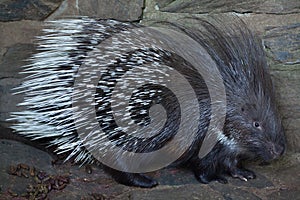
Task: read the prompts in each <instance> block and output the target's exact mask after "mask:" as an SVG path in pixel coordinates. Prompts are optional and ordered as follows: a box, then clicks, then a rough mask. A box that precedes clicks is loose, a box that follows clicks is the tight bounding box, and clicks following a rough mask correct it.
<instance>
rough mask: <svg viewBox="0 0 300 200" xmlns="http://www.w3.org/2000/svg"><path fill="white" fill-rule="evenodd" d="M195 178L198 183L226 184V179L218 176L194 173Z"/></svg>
mask: <svg viewBox="0 0 300 200" xmlns="http://www.w3.org/2000/svg"><path fill="white" fill-rule="evenodd" d="M195 176H196V178H197V180H198V181H199V182H200V183H204V184H208V183H209V182H211V181H218V182H219V183H223V184H226V183H228V181H227V179H226V178H225V177H223V176H222V175H220V174H208V173H205V172H195Z"/></svg>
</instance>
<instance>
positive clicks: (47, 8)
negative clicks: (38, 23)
mask: <svg viewBox="0 0 300 200" xmlns="http://www.w3.org/2000/svg"><path fill="white" fill-rule="evenodd" d="M61 2H62V0H2V1H0V21H4V22H5V21H19V20H24V19H32V20H44V19H45V18H46V17H47V16H49V15H50V14H51V13H52V12H53V11H54V10H55V9H57V8H58V7H59V5H60V3H61Z"/></svg>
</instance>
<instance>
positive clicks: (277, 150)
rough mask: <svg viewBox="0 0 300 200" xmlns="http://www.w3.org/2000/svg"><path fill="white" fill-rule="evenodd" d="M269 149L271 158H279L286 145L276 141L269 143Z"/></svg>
mask: <svg viewBox="0 0 300 200" xmlns="http://www.w3.org/2000/svg"><path fill="white" fill-rule="evenodd" d="M266 148H267V151H268V152H269V155H270V158H271V160H273V159H276V158H279V157H280V156H281V155H282V154H283V153H284V150H285V145H281V144H274V143H271V142H270V143H268V144H267V146H266Z"/></svg>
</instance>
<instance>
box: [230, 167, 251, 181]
mask: <svg viewBox="0 0 300 200" xmlns="http://www.w3.org/2000/svg"><path fill="white" fill-rule="evenodd" d="M230 175H231V176H232V177H233V178H239V179H241V180H242V181H248V180H249V179H255V178H256V175H255V173H254V172H253V171H251V170H248V169H244V168H235V169H233V170H231V171H230Z"/></svg>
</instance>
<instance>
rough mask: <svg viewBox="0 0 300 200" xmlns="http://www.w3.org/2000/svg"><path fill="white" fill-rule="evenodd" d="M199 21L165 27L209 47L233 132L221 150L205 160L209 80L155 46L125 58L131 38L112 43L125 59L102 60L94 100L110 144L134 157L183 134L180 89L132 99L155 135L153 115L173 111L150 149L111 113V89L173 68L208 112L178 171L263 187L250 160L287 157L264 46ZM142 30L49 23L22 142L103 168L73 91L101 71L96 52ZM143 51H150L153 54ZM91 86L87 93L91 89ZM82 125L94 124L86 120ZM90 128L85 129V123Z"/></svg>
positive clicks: (238, 28) (21, 116)
mask: <svg viewBox="0 0 300 200" xmlns="http://www.w3.org/2000/svg"><path fill="white" fill-rule="evenodd" d="M193 20H194V21H195V22H196V23H198V24H199V26H201V28H191V27H186V26H184V25H182V23H170V22H160V23H157V25H161V26H168V28H171V29H173V30H176V31H180V32H181V33H183V34H185V35H187V36H188V37H190V38H192V39H193V40H194V41H195V42H196V43H198V44H199V45H201V46H202V47H203V48H204V49H205V51H206V53H207V55H209V57H210V59H212V60H213V61H214V63H215V64H216V66H217V68H218V70H219V72H220V74H221V76H222V78H223V80H224V81H223V83H224V86H225V89H226V101H227V102H226V103H227V104H226V106H227V107H226V118H225V124H224V126H223V129H222V131H221V132H220V133H218V136H219V137H218V139H219V140H218V142H217V143H216V145H215V146H214V147H213V148H212V150H211V151H210V152H209V153H208V154H207V155H206V156H205V157H204V158H199V157H198V152H199V149H200V146H201V145H202V142H203V139H204V137H205V134H206V132H207V129H208V125H209V120H210V118H211V108H210V105H211V103H212V102H210V101H211V99H210V97H209V92H208V89H207V87H206V84H205V81H204V79H203V77H202V75H201V74H199V73H197V71H196V70H195V69H194V68H193V66H192V65H191V63H189V62H188V61H187V60H185V59H184V58H182V57H180V56H178V55H176V54H175V53H174V52H172V51H168V50H164V49H161V48H159V47H156V46H155V44H148V43H149V41H148V40H147V41H143V40H142V39H141V40H140V42H141V44H142V45H141V47H138V48H136V49H134V50H132V51H129V52H127V53H126V54H125V55H123V54H122V52H121V53H120V52H119V51H118V48H122V47H123V46H124V45H125V46H126V45H129V44H130V41H129V42H128V40H127V41H126V38H125V39H124V40H122V39H121V40H119V41H118V40H117V41H115V43H112V45H115V46H113V47H114V48H112V49H110V48H109V47H107V49H105V50H106V51H111V52H109V53H108V54H106V56H107V55H111V54H113V55H117V58H116V59H115V60H111V57H109V56H108V59H107V58H104V56H103V55H102V53H103V51H105V50H103V49H101V50H99V51H100V53H99V54H98V55H97V56H98V57H97V56H96V57H97V59H99V57H101V58H100V59H104V60H105V61H107V63H106V66H105V68H104V69H105V70H104V71H101V74H102V75H101V78H99V79H100V81H99V82H98V85H97V89H96V94H95V99H96V100H95V102H96V103H95V110H96V115H97V121H98V123H99V124H100V127H101V129H103V131H104V132H105V136H106V137H108V138H109V140H110V141H111V142H114V144H115V145H116V146H122V147H123V148H124V149H126V150H127V151H133V152H137V153H139V152H150V151H154V150H157V149H160V148H161V147H162V146H164V145H165V144H167V143H168V142H169V141H170V140H172V138H173V137H174V135H175V134H176V130H178V124H179V123H180V119H179V118H180V117H181V114H182V113H180V111H179V107H180V105H179V102H178V101H177V98H176V96H175V95H174V94H173V93H172V91H171V90H169V89H168V88H166V87H159V86H157V85H151V84H150V85H144V87H143V88H138V90H139V91H138V92H137V91H135V93H133V94H132V96H131V98H130V99H129V100H130V102H131V103H130V104H129V105H130V106H129V107H130V108H128V109H129V111H130V112H131V114H130V116H129V117H130V118H131V119H133V120H134V121H135V123H137V124H138V125H139V126H147V124H149V121H151V119H150V118H149V109H150V107H151V106H152V105H153V104H162V105H163V107H164V108H165V109H166V112H167V114H166V115H167V121H166V122H165V127H167V128H165V129H163V130H162V131H160V133H159V134H156V135H154V136H152V137H148V138H147V139H145V140H141V139H139V138H138V137H130V136H128V135H127V134H126V133H124V132H123V131H119V129H118V126H117V124H116V123H115V122H114V120H112V119H113V118H114V116H113V115H112V114H111V112H112V110H111V108H110V106H111V104H110V103H111V102H109V101H108V102H105V101H104V100H103V99H105V98H110V97H111V93H112V90H111V89H109V88H110V87H114V86H115V85H116V82H118V81H119V80H120V79H121V78H122V76H123V75H124V74H126V73H127V71H130V70H131V69H132V68H135V67H140V68H142V69H145V68H143V66H144V65H146V64H149V63H150V65H151V63H152V65H151V66H152V67H153V66H157V65H167V66H172V68H173V69H175V70H177V71H179V72H180V74H183V76H184V77H185V78H186V79H187V80H188V82H189V84H191V85H192V88H193V90H194V92H195V93H196V96H197V103H198V104H199V105H200V106H199V113H201V115H200V119H199V121H200V122H199V126H198V130H197V135H196V136H195V137H194V138H193V139H194V141H193V143H192V145H191V146H190V147H189V148H188V150H186V152H185V153H184V154H183V155H182V156H181V157H180V158H179V159H178V160H176V162H174V165H184V166H187V167H189V168H190V169H191V170H192V171H193V172H194V174H195V176H196V178H197V179H198V180H199V181H200V182H202V183H208V182H210V181H215V180H216V181H219V182H222V183H226V182H227V180H226V178H225V175H230V176H232V177H236V178H240V179H241V180H245V181H246V180H248V179H252V178H255V174H254V172H252V171H250V170H248V169H245V168H244V167H243V162H244V161H246V160H258V159H259V160H262V161H266V162H268V161H271V160H274V159H276V158H278V157H279V156H280V155H282V154H283V152H284V150H285V137H284V130H283V127H282V124H281V120H280V116H279V114H278V111H277V108H276V104H275V97H274V88H273V85H272V81H271V77H270V74H269V71H268V67H267V63H266V60H265V55H264V51H263V48H262V44H261V42H260V40H259V39H257V37H255V36H254V35H253V34H252V33H251V31H250V30H249V29H248V28H247V26H246V25H245V24H244V22H243V21H242V20H240V19H237V18H234V23H231V24H230V25H229V24H228V25H221V23H211V22H210V21H207V20H201V19H196V18H194V19H193ZM139 27H143V26H141V25H138V24H133V23H125V22H119V21H115V20H97V19H91V18H86V17H83V18H76V19H63V20H57V21H52V22H48V26H46V28H45V29H44V35H43V36H41V37H39V40H38V47H39V50H40V52H39V53H37V54H35V55H34V56H33V57H32V59H31V64H30V65H29V66H26V67H25V69H24V73H29V75H28V76H27V78H26V79H25V81H24V83H23V84H22V85H21V86H20V87H19V88H17V90H18V91H20V92H21V93H25V98H24V101H23V103H21V105H22V106H25V107H26V108H27V109H26V111H22V112H15V113H13V115H12V116H13V119H15V120H17V123H16V124H15V125H14V126H13V128H14V129H15V130H16V131H17V132H18V133H19V134H21V135H23V136H26V137H30V138H32V139H41V138H42V139H45V138H46V139H48V140H49V141H50V145H53V146H56V147H57V153H62V152H68V155H69V156H68V158H67V159H70V158H74V160H75V161H76V162H82V163H90V162H94V161H95V159H94V158H93V155H92V154H91V153H90V152H89V150H87V149H86V148H85V145H84V144H83V143H84V141H83V139H82V138H79V136H78V134H77V133H76V128H75V124H74V115H75V114H74V112H75V111H74V110H73V109H74V108H73V107H72V92H73V89H74V88H73V87H74V81H75V78H76V76H77V75H76V74H77V73H78V71H79V69H80V67H82V65H83V64H85V63H86V62H88V63H89V64H90V65H92V64H95V63H94V62H93V61H92V58H90V54H89V53H90V52H93V53H95V52H94V51H95V50H98V49H99V48H98V47H97V45H99V44H101V43H103V42H105V41H106V40H107V39H109V38H112V37H113V36H114V35H115V34H119V33H123V32H124V33H126V32H128V31H131V30H134V29H136V28H139ZM136 34H138V35H139V36H140V37H141V38H143V34H145V35H146V33H145V32H143V31H140V32H137V33H136ZM126 42H128V43H126ZM150 42H151V41H150ZM144 44H148V46H146V47H145V45H144ZM183 45H184V44H183ZM191 50H192V49H191ZM119 54H122V55H119ZM199 56H202V55H201V54H199ZM153 63H154V64H153ZM146 70H148V69H146ZM160 73H164V72H163V71H162V72H160ZM158 77H159V76H158ZM85 81H86V82H85V83H86V84H88V82H89V80H85ZM153 91H154V92H153ZM120 95H122V94H120ZM77 98H80V97H77ZM83 98H84V95H83ZM147 98H150V101H148V103H145V104H142V103H140V102H139V101H134V99H139V100H145V99H147ZM151 98H152V99H151ZM97 100H99V101H98V102H97ZM149 102H150V103H149ZM77 117H80V118H82V119H86V118H84V117H85V111H82V112H81V113H80V114H79V115H78V116H77ZM124 117H125V116H124ZM127 117H128V116H127ZM189 120H191V121H192V120H195V119H189ZM195 121H197V120H195ZM82 123H86V122H85V121H84V120H83V121H82ZM90 126H92V125H90ZM91 129H93V128H91ZM94 142H95V143H97V142H99V141H98V140H97V141H94ZM100 142H101V141H100ZM126 142H127V143H126ZM125 167H126V166H125ZM104 168H105V169H106V171H107V172H109V173H110V174H111V175H112V176H113V178H114V179H115V180H116V181H118V182H120V183H123V184H125V185H133V186H140V187H153V186H155V185H157V184H158V183H157V182H156V181H155V180H153V179H152V178H150V177H148V176H146V175H143V174H140V173H129V172H126V171H119V170H116V169H113V168H110V167H108V166H105V165H104Z"/></svg>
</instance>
